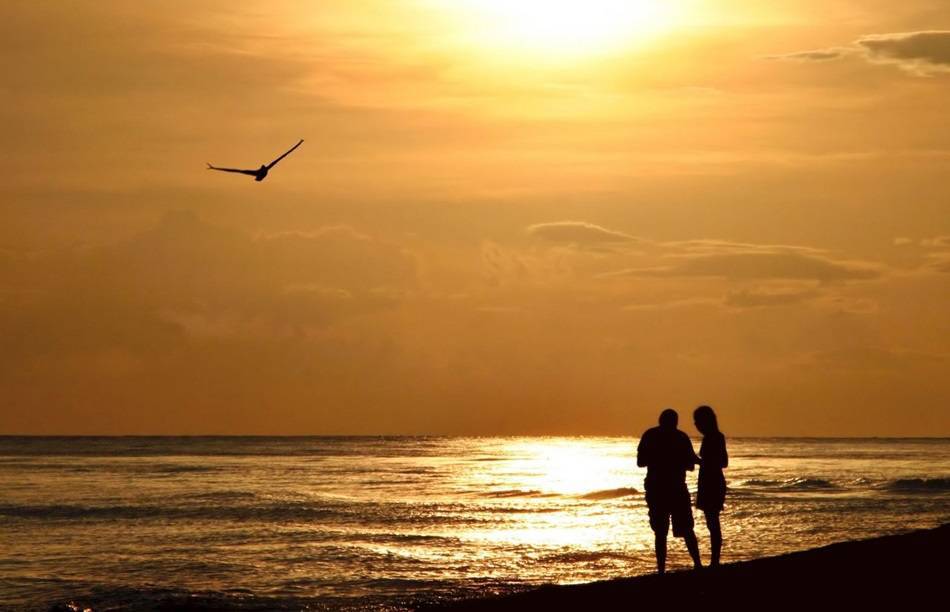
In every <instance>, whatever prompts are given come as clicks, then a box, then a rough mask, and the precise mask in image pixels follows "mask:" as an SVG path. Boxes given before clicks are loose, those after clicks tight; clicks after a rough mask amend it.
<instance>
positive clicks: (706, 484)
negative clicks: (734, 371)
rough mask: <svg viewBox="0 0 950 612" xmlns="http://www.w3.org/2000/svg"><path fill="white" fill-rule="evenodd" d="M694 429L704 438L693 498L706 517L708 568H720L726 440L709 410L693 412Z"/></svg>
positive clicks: (704, 407)
mask: <svg viewBox="0 0 950 612" xmlns="http://www.w3.org/2000/svg"><path fill="white" fill-rule="evenodd" d="M693 422H694V423H695V424H696V429H698V430H699V432H700V433H701V434H703V443H702V445H700V447H699V457H700V459H701V462H700V464H699V491H698V492H697V494H696V507H697V508H699V509H700V510H702V511H703V513H704V514H705V515H706V527H707V529H709V540H710V544H711V548H712V559H711V560H710V565H711V566H717V565H719V554H720V552H721V551H722V529H721V528H720V526H719V513H720V512H722V506H723V504H724V503H725V501H726V477H725V476H723V473H722V470H723V468H725V467H727V466H728V465H729V455H728V453H727V452H726V436H724V435H722V432H721V431H719V423H717V422H716V413H715V412H713V409H712V408H710V407H709V406H700V407H699V408H697V409H696V410H695V411H693Z"/></svg>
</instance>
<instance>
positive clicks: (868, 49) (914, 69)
mask: <svg viewBox="0 0 950 612" xmlns="http://www.w3.org/2000/svg"><path fill="white" fill-rule="evenodd" d="M851 56H858V57H864V58H865V59H866V60H868V61H870V62H875V63H884V64H894V65H897V66H899V67H900V68H903V69H904V70H906V71H907V72H910V73H912V74H916V75H919V76H929V75H932V74H934V73H938V72H950V30H932V31H923V32H893V33H889V34H869V35H867V36H862V37H860V38H859V39H857V40H856V41H855V42H854V43H853V44H852V45H851V46H848V47H831V48H828V49H814V50H809V51H797V52H794V53H785V54H782V55H770V56H768V59H775V60H787V61H799V62H827V61H831V60H837V59H841V58H844V57H851Z"/></svg>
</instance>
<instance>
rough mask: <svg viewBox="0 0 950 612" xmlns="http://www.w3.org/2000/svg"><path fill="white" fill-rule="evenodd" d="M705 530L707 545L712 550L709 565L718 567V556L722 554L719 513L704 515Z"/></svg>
mask: <svg viewBox="0 0 950 612" xmlns="http://www.w3.org/2000/svg"><path fill="white" fill-rule="evenodd" d="M706 528H707V529H709V543H710V546H711V548H712V558H711V559H710V561H709V564H710V565H712V566H716V565H719V555H720V553H721V552H722V527H721V526H720V525H719V513H718V512H707V513H706Z"/></svg>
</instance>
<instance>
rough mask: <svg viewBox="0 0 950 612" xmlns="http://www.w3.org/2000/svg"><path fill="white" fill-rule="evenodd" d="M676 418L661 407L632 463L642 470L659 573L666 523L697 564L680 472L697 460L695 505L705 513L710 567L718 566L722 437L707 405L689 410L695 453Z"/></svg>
mask: <svg viewBox="0 0 950 612" xmlns="http://www.w3.org/2000/svg"><path fill="white" fill-rule="evenodd" d="M678 421H679V416H678V415H677V414H676V411H675V410H671V409H669V408H668V409H666V410H664V411H663V412H661V413H660V426H659V427H653V428H651V429H648V430H647V431H646V432H644V434H643V437H642V438H640V445H639V446H638V447H637V465H639V466H640V467H646V468H647V477H646V483H645V488H646V498H647V507H648V508H649V511H650V527H651V528H652V529H653V533H654V535H655V536H656V568H657V571H658V572H659V573H661V574H662V573H664V572H665V571H666V536H667V533H668V532H669V528H670V523H671V522H672V523H673V536H674V537H678V538H683V539H684V540H685V541H686V548H687V549H688V550H689V556H690V557H692V559H693V565H694V566H695V567H696V568H700V567H702V562H701V561H700V558H699V544H698V543H697V542H696V534H695V533H694V532H693V508H692V503H691V501H690V496H689V489H687V488H686V472H688V471H690V472H691V471H692V470H693V468H694V467H695V466H696V464H699V490H698V492H697V494H696V507H697V508H699V509H700V510H702V511H703V512H704V513H705V515H706V527H707V528H708V529H709V539H710V543H711V548H712V557H711V559H710V565H713V566H716V565H719V555H720V552H721V550H722V530H721V529H720V526H719V513H720V512H722V507H723V503H724V502H725V499H726V479H725V477H724V476H723V474H722V470H723V468H725V467H726V466H727V465H728V464H729V457H728V454H727V453H726V438H725V436H723V435H722V433H721V432H720V431H719V425H718V423H717V422H716V413H715V412H713V409H712V408H710V407H709V406H700V407H699V408H697V409H696V410H695V411H694V412H693V421H694V422H695V424H696V429H698V430H699V431H700V433H702V434H703V442H702V445H701V446H700V448H699V456H698V457H697V456H696V453H694V452H693V444H692V442H690V440H689V436H687V435H686V434H685V433H684V432H682V431H680V430H679V429H677V428H676V426H677V423H678Z"/></svg>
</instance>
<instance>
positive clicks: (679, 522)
mask: <svg viewBox="0 0 950 612" xmlns="http://www.w3.org/2000/svg"><path fill="white" fill-rule="evenodd" d="M647 508H649V510H650V527H652V528H653V532H654V533H655V534H656V535H658V536H666V534H667V533H668V532H669V529H670V522H672V523H673V535H674V536H675V537H677V538H682V537H684V536H685V535H686V534H688V533H689V532H690V531H692V530H693V508H692V504H691V502H690V498H689V490H688V489H687V488H686V484H685V483H684V484H683V486H682V487H676V488H673V489H667V490H660V491H647Z"/></svg>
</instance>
